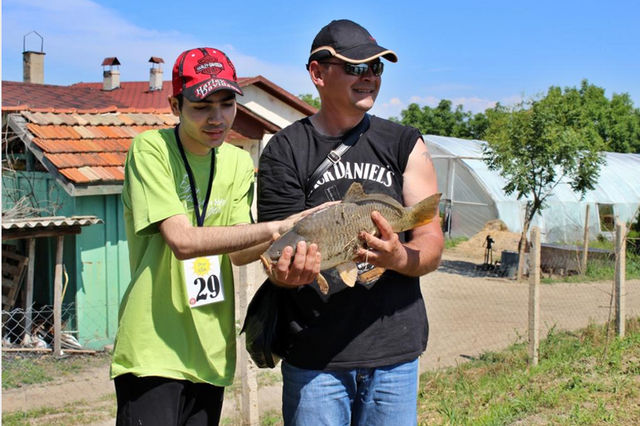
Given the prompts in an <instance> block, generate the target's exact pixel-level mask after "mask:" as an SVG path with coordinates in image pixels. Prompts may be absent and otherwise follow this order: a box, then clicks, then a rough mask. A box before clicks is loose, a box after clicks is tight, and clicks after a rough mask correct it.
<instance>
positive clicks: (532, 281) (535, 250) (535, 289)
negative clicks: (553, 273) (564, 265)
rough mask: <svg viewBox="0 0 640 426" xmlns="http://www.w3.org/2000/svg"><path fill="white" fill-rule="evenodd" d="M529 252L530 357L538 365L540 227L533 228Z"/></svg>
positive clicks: (532, 363) (533, 363)
mask: <svg viewBox="0 0 640 426" xmlns="http://www.w3.org/2000/svg"><path fill="white" fill-rule="evenodd" d="M531 243H532V245H531V252H530V253H529V359H530V361H531V365H534V366H535V365H538V353H539V350H540V229H539V228H538V227H537V226H534V227H533V228H531Z"/></svg>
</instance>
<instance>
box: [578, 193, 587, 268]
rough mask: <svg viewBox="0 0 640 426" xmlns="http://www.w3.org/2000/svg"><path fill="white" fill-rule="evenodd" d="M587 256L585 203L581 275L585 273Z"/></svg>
mask: <svg viewBox="0 0 640 426" xmlns="http://www.w3.org/2000/svg"><path fill="white" fill-rule="evenodd" d="M588 256H589V204H587V211H586V213H585V214H584V237H583V243H582V262H581V263H580V269H581V271H580V273H581V274H582V275H584V274H586V273H587V257H588Z"/></svg>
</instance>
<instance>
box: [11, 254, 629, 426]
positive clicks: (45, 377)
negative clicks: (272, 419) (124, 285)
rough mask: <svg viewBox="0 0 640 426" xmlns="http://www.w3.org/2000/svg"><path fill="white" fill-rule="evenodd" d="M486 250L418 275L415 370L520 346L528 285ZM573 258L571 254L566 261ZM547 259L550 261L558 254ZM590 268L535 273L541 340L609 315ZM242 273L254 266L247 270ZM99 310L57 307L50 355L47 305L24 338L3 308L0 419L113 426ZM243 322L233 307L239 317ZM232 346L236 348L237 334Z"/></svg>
mask: <svg viewBox="0 0 640 426" xmlns="http://www.w3.org/2000/svg"><path fill="white" fill-rule="evenodd" d="M485 249H486V248H485V247H482V245H481V244H478V247H477V250H475V251H473V252H471V251H464V250H456V249H455V248H452V249H447V250H445V254H444V256H443V260H442V262H441V265H440V268H439V269H438V270H437V271H435V272H433V273H431V274H428V275H426V276H424V277H422V278H421V288H422V292H423V296H424V299H425V304H426V307H427V312H428V317H429V325H430V335H429V343H428V346H427V350H426V352H425V353H424V354H423V356H422V357H421V360H420V364H421V370H422V371H426V370H435V369H440V368H444V367H449V366H454V365H457V364H459V363H462V362H465V361H467V360H469V359H474V358H478V357H479V356H480V355H481V354H483V353H485V352H487V351H500V350H502V349H504V348H506V347H507V346H509V345H511V344H513V343H515V342H526V341H527V328H528V300H529V286H528V283H527V281H526V280H523V281H517V280H515V279H513V274H512V270H511V269H510V265H504V264H502V263H501V262H500V260H498V259H501V257H498V256H496V260H497V261H494V262H492V263H491V264H487V263H486V262H485V259H486V258H485V252H484V251H485ZM579 255H580V253H579V252H573V253H572V254H571V256H572V258H573V257H576V256H577V257H576V258H579ZM553 258H554V259H556V260H558V256H556V255H554V256H553ZM590 263H592V266H591V267H592V268H597V269H598V274H600V275H597V276H596V279H595V280H594V279H593V278H590V279H588V278H585V277H584V276H583V275H580V271H571V270H569V269H565V270H564V271H561V270H560V269H562V268H549V269H545V268H543V270H542V285H541V286H540V338H541V339H544V338H545V336H546V335H547V333H549V332H550V331H554V330H577V329H581V328H584V327H587V326H588V325H590V324H605V323H608V322H610V321H612V320H613V319H614V318H615V313H614V307H615V302H614V294H615V283H614V278H615V277H614V274H615V267H614V260H612V259H611V258H610V257H607V258H606V259H601V260H598V261H597V262H596V261H593V262H590ZM250 267H251V268H256V270H258V269H259V268H260V267H259V265H255V264H253V265H250ZM626 267H627V270H628V271H631V272H633V271H638V270H640V265H639V264H638V258H637V257H633V256H630V257H629V258H627V264H626ZM634 268H635V269H634ZM561 273H562V275H561ZM634 274H635V275H634ZM627 275H628V276H629V278H627V282H626V287H625V297H626V313H625V315H626V317H627V318H636V317H640V279H639V278H638V277H639V276H640V274H636V273H635V272H633V273H632V274H627ZM261 280H262V276H261V275H259V274H258V277H257V278H255V279H253V280H250V281H251V282H250V283H249V284H250V285H251V287H252V290H250V291H249V293H251V291H254V290H255V289H256V288H257V287H258V285H259V283H260V282H261ZM237 282H241V281H237ZM101 312H104V308H102V309H98V307H96V306H83V307H79V306H77V305H75V304H64V305H63V309H62V318H63V327H62V334H63V336H64V337H63V339H62V341H63V342H64V343H63V356H62V357H56V356H54V355H52V353H51V351H50V348H51V342H52V338H53V336H52V324H53V310H52V308H51V307H50V306H42V307H40V306H33V307H32V309H31V313H32V327H31V332H30V333H26V331H25V326H24V322H25V321H24V317H25V310H24V309H14V310H11V311H3V315H2V317H3V335H2V337H3V363H2V375H3V380H2V382H3V420H6V419H11V418H18V419H30V420H29V421H30V422H31V423H32V424H50V423H51V422H52V421H51V419H52V417H51V416H54V415H55V416H58V417H57V418H64V419H65V420H64V422H63V423H64V424H113V419H114V415H115V399H114V390H113V384H112V382H111V381H110V379H109V351H108V343H109V342H107V350H100V349H101V348H96V344H98V343H104V342H103V340H101V339H100V338H96V339H93V340H92V337H91V334H90V333H89V334H84V335H83V334H82V333H80V332H79V330H78V321H80V318H83V321H95V322H96V323H100V324H104V318H101V316H102V315H103V314H101ZM243 318H244V312H243V307H242V306H240V309H239V311H238V320H239V321H241V320H242V319H243ZM81 325H82V324H81ZM25 336H29V337H28V338H26V339H25ZM238 339H239V341H240V342H241V341H242V340H243V339H244V336H243V335H241V336H238ZM103 346H104V345H103ZM91 348H93V349H91ZM241 350H242V345H240V344H239V351H241ZM541 355H544V354H541ZM240 362H243V361H242V358H239V364H240ZM249 368H250V369H254V370H255V368H254V367H251V366H250V367H249ZM238 370H241V366H240V365H239V366H238ZM257 376H258V383H259V391H258V393H257V395H258V396H257V398H258V404H257V407H258V409H259V410H260V412H261V413H263V414H264V413H265V412H268V411H275V412H279V407H280V403H281V401H280V386H281V385H280V379H279V369H278V368H276V369H274V370H260V371H259V372H258V373H257ZM244 380H246V377H240V373H238V377H237V380H236V383H237V384H236V385H234V387H232V388H231V389H228V390H227V392H226V401H225V405H224V412H223V418H226V419H227V420H226V421H227V423H228V424H235V423H240V422H241V421H242V420H241V417H242V416H243V415H244V413H243V412H242V411H243V408H242V407H243V406H242V405H241V404H240V399H241V398H242V396H241V395H242V392H241V390H240V387H241V384H242V382H243V381H244ZM43 407H48V411H47V412H49V413H50V414H37V413H38V412H39V413H42V408H43ZM38 410H39V411H38ZM51 413H54V414H51ZM12 416H13V417H12ZM34 416H35V417H34ZM34 418H35V420H34Z"/></svg>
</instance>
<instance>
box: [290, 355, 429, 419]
mask: <svg viewBox="0 0 640 426" xmlns="http://www.w3.org/2000/svg"><path fill="white" fill-rule="evenodd" d="M282 379H283V390H282V414H283V418H284V424H285V425H287V426H288V425H301V426H309V425H327V426H335V425H367V426H373V425H381V426H382V425H385V426H386V425H398V426H405V425H415V424H417V408H416V405H417V398H418V360H417V359H416V360H414V361H411V362H407V363H403V364H395V365H389V366H385V367H379V368H357V369H352V370H332V371H320V370H305V369H301V368H297V367H294V366H293V365H291V364H288V363H287V362H284V361H283V362H282Z"/></svg>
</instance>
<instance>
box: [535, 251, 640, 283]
mask: <svg viewBox="0 0 640 426" xmlns="http://www.w3.org/2000/svg"><path fill="white" fill-rule="evenodd" d="M625 271H626V275H625V277H626V279H628V280H632V279H640V256H639V255H636V254H632V253H627V256H626V259H625ZM614 276H615V262H614V261H605V260H590V261H589V262H588V263H587V273H586V274H584V275H566V276H562V277H552V278H548V277H547V278H541V279H540V282H541V283H544V284H553V283H558V282H563V283H581V282H590V281H610V280H613V277H614Z"/></svg>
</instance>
